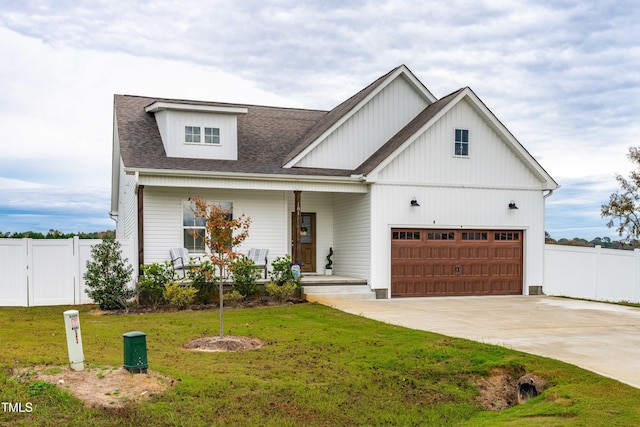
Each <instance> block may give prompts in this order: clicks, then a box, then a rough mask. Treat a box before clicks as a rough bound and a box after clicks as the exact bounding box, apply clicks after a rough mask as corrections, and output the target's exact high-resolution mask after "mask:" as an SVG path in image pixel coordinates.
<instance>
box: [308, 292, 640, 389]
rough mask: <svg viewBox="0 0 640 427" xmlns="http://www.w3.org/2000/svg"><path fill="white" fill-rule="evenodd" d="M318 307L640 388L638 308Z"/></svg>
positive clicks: (526, 302) (565, 303)
mask: <svg viewBox="0 0 640 427" xmlns="http://www.w3.org/2000/svg"><path fill="white" fill-rule="evenodd" d="M318 302H319V303H321V304H325V305H328V306H331V307H335V308H337V309H339V310H342V311H346V312H348V313H352V314H356V315H361V316H364V317H368V318H370V319H375V320H380V321H382V322H386V323H391V324H394V325H399V326H405V327H407V328H412V329H420V330H424V331H431V332H437V333H440V334H443V335H448V336H453V337H460V338H467V339H470V340H474V341H480V342H483V343H489V344H497V345H501V346H504V347H507V348H511V349H514V350H519V351H524V352H527V353H532V354H537V355H540V356H545V357H550V358H552V359H557V360H561V361H564V362H567V363H571V364H574V365H577V366H580V367H581V368H584V369H588V370H590V371H593V372H596V373H598V374H600V375H604V376H607V377H610V378H614V379H616V380H618V381H621V382H623V383H626V384H629V385H631V386H634V387H637V388H640V308H631V307H623V306H618V305H613V304H603V303H595V302H587V301H577V300H569V299H563V298H552V297H539V296H505V297H503V296H491V297H447V298H398V299H386V300H347V299H324V300H318Z"/></svg>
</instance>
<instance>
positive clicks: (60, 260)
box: [0, 237, 135, 306]
mask: <svg viewBox="0 0 640 427" xmlns="http://www.w3.org/2000/svg"><path fill="white" fill-rule="evenodd" d="M100 242H101V240H93V239H91V240H88V239H79V238H78V237H74V238H72V239H0V306H35V305H66V304H89V303H91V302H92V301H91V299H90V298H89V297H88V296H87V294H86V293H85V289H86V286H85V281H84V279H83V276H84V274H85V272H86V271H87V268H86V265H87V261H89V260H90V259H91V248H92V246H93V245H95V244H97V243H100ZM119 242H120V244H121V246H122V258H123V259H124V258H128V259H129V263H130V264H131V261H132V260H134V253H133V245H132V242H131V241H126V240H120V241H119ZM134 275H135V272H134ZM134 279H135V278H134Z"/></svg>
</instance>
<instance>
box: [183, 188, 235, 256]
mask: <svg viewBox="0 0 640 427" xmlns="http://www.w3.org/2000/svg"><path fill="white" fill-rule="evenodd" d="M211 204H212V205H218V206H221V207H223V208H224V209H226V211H227V212H228V215H229V217H228V219H233V202H211ZM205 225H206V221H205V219H204V218H202V217H200V216H198V215H196V214H195V212H194V207H193V202H191V201H190V200H185V201H183V202H182V236H183V237H182V239H183V240H182V241H183V246H184V247H185V248H187V249H188V250H189V253H196V254H203V253H204V252H205V247H204V236H205V233H206V228H205Z"/></svg>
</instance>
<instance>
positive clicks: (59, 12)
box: [0, 0, 640, 240]
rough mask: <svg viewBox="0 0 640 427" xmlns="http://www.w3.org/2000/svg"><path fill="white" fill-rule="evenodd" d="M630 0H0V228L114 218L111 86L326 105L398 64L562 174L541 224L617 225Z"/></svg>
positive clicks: (570, 230) (633, 33) (88, 226)
mask: <svg viewBox="0 0 640 427" xmlns="http://www.w3.org/2000/svg"><path fill="white" fill-rule="evenodd" d="M639 35H640V2H638V1H637V0H597V1H593V0H576V1H573V0H550V1H536V0H486V1H481V0H480V1H473V0H449V1H446V2H442V1H431V0H417V1H403V0H391V1H386V0H375V1H349V0H340V1H326V0H322V1H302V0H274V1H269V0H262V1H261V0H243V1H231V0H208V1H207V0H154V1H145V0H137V1H130V0H85V1H77V0H50V1H45V0H3V1H2V2H0V58H2V60H1V61H0V63H1V65H0V231H1V232H20V231H27V230H33V231H42V232H47V231H48V230H49V229H55V230H60V231H62V232H65V233H72V232H92V231H102V230H108V229H114V228H115V223H114V222H113V221H112V220H111V219H110V218H109V215H108V213H109V210H110V185H111V146H112V136H113V95H114V94H129V95H144V96H156V97H167V98H180V99H192V100H207V101H220V102H236V103H250V104H258V105H273V106H284V107H301V108H311V109H326V110H329V109H331V108H333V107H335V106H336V105H337V104H339V103H340V102H342V101H344V100H345V99H347V98H348V97H350V96H351V95H353V94H355V93H356V92H358V91H359V90H360V89H362V88H363V87H365V86H366V85H368V84H369V83H371V82H372V81H374V80H375V79H376V78H378V77H380V76H381V75H383V74H385V73H387V72H388V71H390V70H391V69H393V68H395V67H396V66H398V65H400V64H405V65H407V66H408V67H409V69H411V71H412V72H413V73H414V74H415V75H416V76H417V77H418V79H420V80H421V81H422V83H424V84H425V86H426V87H427V88H428V89H429V90H430V91H431V92H432V93H433V94H434V95H435V96H436V97H438V98H440V97H443V96H445V95H447V94H449V93H451V92H453V91H455V90H457V89H459V88H461V87H465V86H469V87H471V89H472V90H473V91H474V92H475V93H476V94H477V95H478V96H479V97H480V99H482V101H483V102H484V103H485V104H486V105H487V106H488V108H489V109H490V110H491V111H492V112H493V113H494V114H495V115H496V116H497V117H498V119H500V121H501V122H502V123H503V124H504V125H505V126H506V127H507V128H508V129H509V130H510V131H511V133H512V134H514V135H515V137H516V138H517V139H518V140H519V141H520V142H521V143H522V144H523V146H524V147H525V148H526V149H527V150H528V151H529V152H530V153H531V154H532V155H533V156H534V157H535V158H536V159H537V160H538V162H539V163H540V164H541V165H542V166H543V167H544V168H545V170H546V171H547V172H548V173H549V174H550V175H551V176H552V177H553V178H554V179H555V180H556V181H557V182H558V183H559V184H560V185H561V188H560V189H558V190H556V191H555V192H554V194H553V195H552V196H551V197H549V198H548V199H547V210H546V230H547V231H548V232H549V233H550V234H551V236H552V237H554V238H556V239H559V238H563V237H564V238H573V237H582V238H586V239H588V240H590V239H592V238H594V237H605V236H609V237H611V238H612V239H616V238H617V234H616V233H615V230H614V229H609V228H607V227H606V223H607V219H603V218H601V217H600V206H601V205H602V204H604V203H606V202H607V201H608V200H609V195H610V194H611V193H613V192H615V191H617V190H618V188H619V187H618V184H617V182H616V180H615V175H616V174H621V175H623V176H627V175H628V173H629V172H630V171H631V170H632V169H633V168H634V165H633V164H632V163H631V162H629V161H628V159H627V157H626V154H627V150H628V148H629V147H631V146H633V145H638V143H637V142H636V135H639V134H640V37H639Z"/></svg>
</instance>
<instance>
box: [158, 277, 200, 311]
mask: <svg viewBox="0 0 640 427" xmlns="http://www.w3.org/2000/svg"><path fill="white" fill-rule="evenodd" d="M197 293H198V290H197V289H196V288H194V287H193V285H191V284H190V283H187V284H181V283H178V282H169V283H167V284H165V285H164V299H166V300H167V301H168V302H169V304H171V305H172V306H173V307H175V308H177V309H178V310H184V309H185V308H187V307H188V306H189V304H191V303H192V302H193V299H194V298H195V296H196V294H197Z"/></svg>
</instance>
